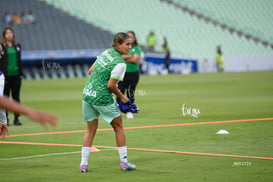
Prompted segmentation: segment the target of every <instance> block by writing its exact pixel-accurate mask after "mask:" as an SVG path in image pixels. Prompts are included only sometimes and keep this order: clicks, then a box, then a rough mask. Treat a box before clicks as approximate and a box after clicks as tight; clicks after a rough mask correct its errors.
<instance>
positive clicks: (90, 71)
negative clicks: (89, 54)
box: [87, 62, 96, 75]
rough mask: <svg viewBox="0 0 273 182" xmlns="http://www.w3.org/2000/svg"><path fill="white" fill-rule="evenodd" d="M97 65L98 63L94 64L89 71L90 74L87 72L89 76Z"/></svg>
mask: <svg viewBox="0 0 273 182" xmlns="http://www.w3.org/2000/svg"><path fill="white" fill-rule="evenodd" d="M95 64H96V62H94V63H93V64H92V66H91V67H90V68H89V70H88V72H87V73H88V74H89V75H90V74H91V73H92V71H93V69H94V66H95Z"/></svg>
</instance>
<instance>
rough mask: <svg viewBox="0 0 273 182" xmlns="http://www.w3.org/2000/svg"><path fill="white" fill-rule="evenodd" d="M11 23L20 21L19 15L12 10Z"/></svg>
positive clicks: (19, 22)
mask: <svg viewBox="0 0 273 182" xmlns="http://www.w3.org/2000/svg"><path fill="white" fill-rule="evenodd" d="M12 23H13V24H21V23H22V19H21V17H20V16H19V15H18V14H17V13H16V12H14V13H13V14H12Z"/></svg>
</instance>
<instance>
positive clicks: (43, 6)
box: [0, 0, 273, 78]
mask: <svg viewBox="0 0 273 182" xmlns="http://www.w3.org/2000/svg"><path fill="white" fill-rule="evenodd" d="M272 6H273V1H271V0H263V1H255V0H230V1H219V0H138V1H137V2H134V3H132V1H129V0H118V1H117V0H80V1H75V0H23V1H22V0H1V1H0V7H1V9H2V10H3V11H2V13H3V14H2V19H4V13H5V12H6V11H9V12H18V13H21V12H23V11H26V12H27V11H29V10H31V11H32V12H33V14H34V15H35V17H36V21H37V22H36V24H34V25H12V28H13V29H14V30H15V32H16V36H17V40H18V41H19V42H20V43H21V44H22V47H23V51H51V50H87V49H88V50H90V49H92V50H93V49H105V48H108V47H109V46H110V42H111V41H112V37H113V34H115V33H117V32H120V31H127V30H134V31H135V32H136V34H137V37H138V41H139V43H140V44H141V46H142V47H145V45H146V36H147V35H148V33H149V32H150V31H154V32H155V34H156V37H157V43H156V47H155V48H156V51H157V52H162V48H161V45H162V43H163V37H164V36H166V37H167V39H168V42H169V46H170V50H171V56H172V57H180V58H181V57H183V58H193V59H203V58H213V57H214V55H215V49H216V46H217V45H221V47H222V49H223V52H224V55H225V56H236V57H240V56H250V57H255V56H273V47H272V48H271V47H270V46H272V44H273V32H272V23H271V20H272V18H273V14H272V11H271V9H270V8H271V7H272ZM5 26H6V24H5V23H4V21H1V22H0V28H1V29H2V28H3V27H5ZM251 36H252V38H251ZM260 40H262V41H260ZM40 66H41V65H40ZM86 68H87V65H84V64H83V65H61V68H59V69H63V72H62V74H61V73H60V72H59V71H60V70H58V71H56V70H54V69H50V70H47V71H46V73H45V74H41V73H40V71H41V70H40V68H37V67H35V68H33V69H32V68H27V69H29V70H27V71H26V74H25V76H26V77H29V78H59V77H62V78H63V77H69V76H73V75H74V76H85V75H84V74H85V72H84V71H83V70H84V69H86Z"/></svg>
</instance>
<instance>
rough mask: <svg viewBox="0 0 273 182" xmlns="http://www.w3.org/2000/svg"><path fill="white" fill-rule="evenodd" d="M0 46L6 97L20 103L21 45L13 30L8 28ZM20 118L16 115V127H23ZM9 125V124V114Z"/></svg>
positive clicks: (4, 31) (0, 60) (0, 65)
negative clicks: (10, 97)
mask: <svg viewBox="0 0 273 182" xmlns="http://www.w3.org/2000/svg"><path fill="white" fill-rule="evenodd" d="M0 45H1V46H0V53H1V56H0V71H2V72H3V73H4V75H5V86H4V95H5V96H7V97H9V96H10V94H11V96H12V98H13V100H14V101H17V102H18V103H20V90H21V83H22V78H21V76H22V59H21V45H20V44H19V43H18V42H17V41H16V38H15V34H14V31H13V29H12V28H10V27H6V28H5V29H4V30H3V33H2V41H1V44H0ZM19 116H20V115H19V114H18V113H14V122H13V123H14V125H22V123H21V122H20V120H19ZM7 123H8V124H9V120H8V113H7Z"/></svg>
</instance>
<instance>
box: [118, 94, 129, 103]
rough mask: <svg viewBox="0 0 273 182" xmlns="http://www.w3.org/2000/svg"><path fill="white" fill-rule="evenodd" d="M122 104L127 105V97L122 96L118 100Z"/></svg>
mask: <svg viewBox="0 0 273 182" xmlns="http://www.w3.org/2000/svg"><path fill="white" fill-rule="evenodd" d="M120 100H121V102H122V103H128V102H129V101H130V100H129V99H128V97H126V96H124V97H122V98H120Z"/></svg>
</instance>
